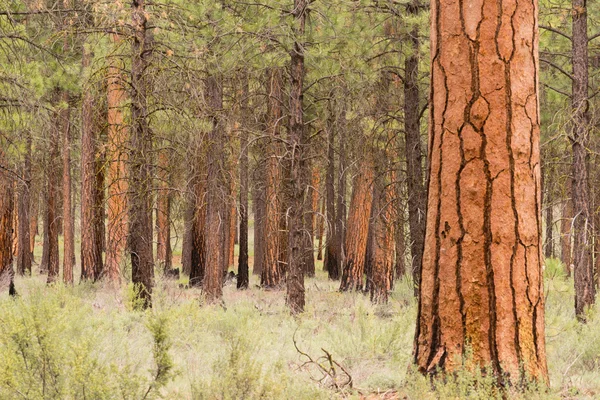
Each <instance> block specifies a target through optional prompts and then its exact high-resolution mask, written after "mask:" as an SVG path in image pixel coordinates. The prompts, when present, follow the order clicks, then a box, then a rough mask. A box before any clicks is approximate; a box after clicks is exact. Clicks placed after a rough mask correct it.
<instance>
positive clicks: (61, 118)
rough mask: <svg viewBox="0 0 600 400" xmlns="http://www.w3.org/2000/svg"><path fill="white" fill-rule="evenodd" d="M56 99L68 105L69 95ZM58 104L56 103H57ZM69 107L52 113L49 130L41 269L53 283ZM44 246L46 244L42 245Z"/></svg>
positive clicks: (55, 274)
mask: <svg viewBox="0 0 600 400" xmlns="http://www.w3.org/2000/svg"><path fill="white" fill-rule="evenodd" d="M57 99H60V100H61V101H63V102H65V103H68V101H69V95H68V94H67V93H66V92H62V93H61V92H59V91H58V90H57ZM57 103H58V102H57ZM69 114H70V109H69V107H67V108H63V109H61V110H58V111H55V113H54V124H53V127H52V129H51V137H50V157H49V160H48V172H47V173H48V192H47V196H48V197H47V210H46V212H47V215H46V221H47V222H48V231H47V232H48V242H47V246H48V250H47V254H48V264H47V265H44V266H43V267H42V269H44V270H46V271H48V279H47V282H48V283H49V284H50V283H53V282H55V281H56V280H57V279H58V275H59V255H58V233H59V226H58V222H59V221H58V219H59V215H58V195H59V186H60V183H59V182H60V175H59V169H60V150H59V142H60V137H61V132H64V131H65V130H66V129H67V128H68V123H69ZM44 244H46V243H44Z"/></svg>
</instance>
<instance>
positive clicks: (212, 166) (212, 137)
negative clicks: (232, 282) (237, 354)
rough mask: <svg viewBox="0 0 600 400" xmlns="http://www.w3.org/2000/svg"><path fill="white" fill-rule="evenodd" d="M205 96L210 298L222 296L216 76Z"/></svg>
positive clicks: (219, 95) (219, 92)
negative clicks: (208, 119) (210, 125)
mask: <svg viewBox="0 0 600 400" xmlns="http://www.w3.org/2000/svg"><path fill="white" fill-rule="evenodd" d="M206 98H207V99H208V108H209V110H210V112H211V115H210V120H211V123H212V129H211V130H210V133H209V135H208V148H207V163H208V166H207V172H208V177H207V192H206V199H207V203H206V231H205V232H206V233H205V240H206V268H205V273H204V279H203V282H202V288H203V289H204V293H205V294H206V298H207V300H208V301H210V302H215V301H220V300H221V298H222V297H223V247H222V246H223V241H222V239H223V236H222V233H223V229H222V227H221V225H222V224H223V219H224V218H223V217H224V216H223V210H224V209H223V197H222V196H223V189H224V188H223V180H222V176H221V174H223V159H222V158H223V154H222V151H223V145H224V144H223V142H222V139H223V136H224V132H223V125H222V121H221V120H220V117H219V113H220V112H221V109H222V108H223V87H222V82H221V79H219V77H217V76H215V75H210V76H208V77H207V79H206Z"/></svg>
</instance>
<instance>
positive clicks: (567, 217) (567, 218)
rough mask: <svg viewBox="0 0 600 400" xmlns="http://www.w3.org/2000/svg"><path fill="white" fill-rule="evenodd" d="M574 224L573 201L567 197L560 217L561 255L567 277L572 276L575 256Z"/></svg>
mask: <svg viewBox="0 0 600 400" xmlns="http://www.w3.org/2000/svg"><path fill="white" fill-rule="evenodd" d="M572 224H573V203H572V201H571V200H570V199H567V200H566V201H565V202H564V203H563V206H562V215H561V218H560V257H561V261H562V263H563V265H564V266H565V270H566V273H567V277H570V276H571V270H572V269H573V268H572V266H573V256H572V247H571V246H572V237H571V225H572Z"/></svg>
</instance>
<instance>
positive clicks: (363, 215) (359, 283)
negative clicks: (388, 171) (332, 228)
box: [340, 159, 374, 291]
mask: <svg viewBox="0 0 600 400" xmlns="http://www.w3.org/2000/svg"><path fill="white" fill-rule="evenodd" d="M373 178H374V171H373V165H372V161H370V160H368V159H361V160H360V161H359V172H358V174H357V175H356V177H355V178H354V184H353V190H352V199H351V200H350V215H349V216H348V228H347V231H346V232H347V234H346V241H345V244H344V253H345V257H344V262H343V268H342V281H341V284H340V290H341V291H346V290H356V291H360V290H362V289H363V275H364V272H365V258H366V252H367V239H368V234H369V221H370V217H371V207H372V205H373Z"/></svg>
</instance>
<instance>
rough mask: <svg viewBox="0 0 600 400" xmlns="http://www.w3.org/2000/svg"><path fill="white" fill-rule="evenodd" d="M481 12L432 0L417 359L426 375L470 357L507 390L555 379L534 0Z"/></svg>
mask: <svg viewBox="0 0 600 400" xmlns="http://www.w3.org/2000/svg"><path fill="white" fill-rule="evenodd" d="M480 5H481V7H471V5H470V4H467V3H460V2H459V3H457V2H453V1H450V0H436V1H434V2H432V10H431V15H432V20H431V57H432V62H431V64H432V74H431V102H430V112H431V120H430V137H429V155H430V169H429V198H428V207H427V227H426V236H425V238H426V239H425V251H424V258H423V264H422V271H421V286H420V293H419V308H418V318H417V329H416V334H415V348H414V362H415V364H416V365H417V367H418V368H419V370H420V371H422V372H423V373H436V372H441V371H445V372H452V371H455V370H457V369H459V368H462V366H463V365H464V363H465V362H472V363H475V364H476V365H480V366H485V367H489V368H491V370H492V371H493V372H494V375H495V377H496V378H497V380H498V382H499V384H500V385H508V384H518V383H519V382H523V381H524V379H539V380H540V381H542V382H546V381H547V379H548V369H547V365H546V351H545V338H544V294H543V292H544V284H543V273H542V253H541V246H542V242H541V201H542V198H541V174H540V127H539V120H540V117H539V108H538V95H537V76H538V64H539V61H538V32H537V13H538V9H537V1H536V0H529V1H519V2H516V3H510V4H509V3H502V4H501V5H502V7H498V3H497V2H496V1H493V0H482V1H481V2H480ZM457 16H461V18H457ZM510 21H513V22H514V21H519V23H518V24H517V23H510ZM467 356H468V357H469V360H466V359H465V358H467Z"/></svg>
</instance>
